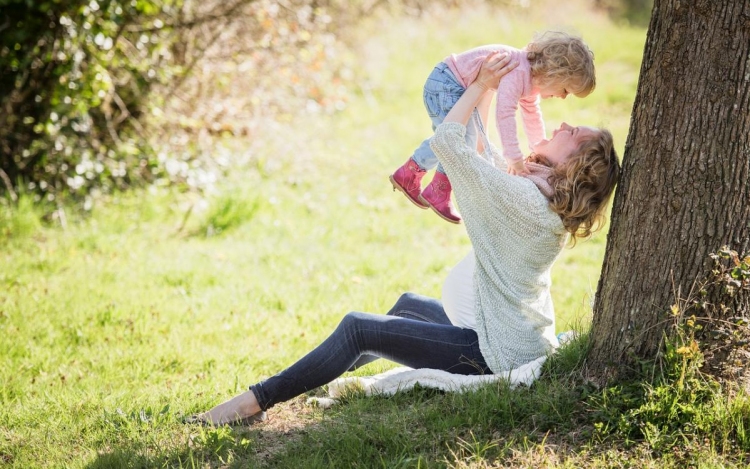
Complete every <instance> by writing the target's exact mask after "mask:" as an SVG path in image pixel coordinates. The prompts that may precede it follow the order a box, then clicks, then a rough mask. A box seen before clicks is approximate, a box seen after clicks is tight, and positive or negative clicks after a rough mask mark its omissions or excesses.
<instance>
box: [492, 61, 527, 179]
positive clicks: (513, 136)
mask: <svg viewBox="0 0 750 469" xmlns="http://www.w3.org/2000/svg"><path fill="white" fill-rule="evenodd" d="M514 78H515V77H514V76H513V74H512V73H511V74H508V76H506V77H505V78H504V79H503V81H501V82H500V85H498V87H497V104H496V106H495V120H496V126H497V133H498V134H499V135H500V142H501V143H502V146H503V156H504V157H505V160H506V161H507V162H508V172H509V173H510V174H525V173H526V172H527V171H526V167H525V166H524V164H523V153H522V152H521V148H520V147H519V145H518V127H517V126H516V110H517V109H518V104H519V100H520V99H521V90H522V89H523V84H522V83H521V82H520V76H519V78H518V79H517V80H514Z"/></svg>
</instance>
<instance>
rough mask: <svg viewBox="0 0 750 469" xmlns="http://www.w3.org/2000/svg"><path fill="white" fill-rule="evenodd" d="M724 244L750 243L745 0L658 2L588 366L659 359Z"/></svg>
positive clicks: (748, 13) (739, 304)
mask: <svg viewBox="0 0 750 469" xmlns="http://www.w3.org/2000/svg"><path fill="white" fill-rule="evenodd" d="M723 245H728V246H730V247H731V248H732V249H735V250H737V251H739V252H740V254H743V253H748V251H749V250H750V0H722V1H712V0H656V1H655V2H654V8H653V11H652V16H651V22H650V25H649V30H648V36H647V40H646V46H645V50H644V56H643V62H642V66H641V72H640V79H639V84H638V92H637V95H636V99H635V103H634V105H633V112H632V119H631V124H630V131H629V134H628V138H627V142H626V144H625V154H624V155H623V173H622V180H621V182H620V184H619V186H618V188H617V191H616V194H615V198H614V203H613V208H612V215H611V225H610V229H609V235H608V238H607V249H606V254H605V258H604V266H603V269H602V275H601V278H600V281H599V286H598V290H597V295H596V299H595V303H594V319H593V325H592V327H593V329H592V349H591V351H590V354H589V364H590V366H591V371H592V372H593V373H594V374H595V375H598V376H599V377H601V378H604V379H607V378H610V377H613V376H616V375H617V374H619V372H620V371H622V370H623V369H626V368H627V366H626V365H629V364H634V363H635V362H637V361H638V360H639V359H649V358H653V357H655V356H656V353H657V352H658V350H659V345H660V342H661V339H662V337H663V334H664V332H665V327H666V326H667V325H668V323H669V317H670V316H669V314H668V312H669V311H670V307H671V305H673V304H676V303H678V298H681V299H685V298H687V297H688V296H689V295H690V293H691V289H692V288H693V287H694V286H695V283H696V281H699V280H700V279H702V278H705V277H706V275H707V274H708V273H709V272H710V266H711V265H712V264H711V260H710V259H709V254H710V253H713V252H716V251H718V250H719V248H720V247H721V246H723ZM693 293H695V292H694V291H693ZM749 296H750V295H747V294H743V295H739V296H735V297H734V298H733V299H731V300H730V302H731V308H732V309H734V312H733V313H727V314H734V315H740V316H744V317H748V316H749V315H750V297H749ZM708 300H709V301H719V299H718V298H715V297H714V298H708ZM624 365H625V366H624Z"/></svg>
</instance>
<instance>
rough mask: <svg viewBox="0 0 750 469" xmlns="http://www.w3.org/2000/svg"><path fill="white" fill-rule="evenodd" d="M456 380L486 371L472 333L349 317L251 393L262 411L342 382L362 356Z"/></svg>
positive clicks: (449, 327)
mask: <svg viewBox="0 0 750 469" xmlns="http://www.w3.org/2000/svg"><path fill="white" fill-rule="evenodd" d="M365 354H367V355H374V356H377V357H381V358H386V359H388V360H391V361H394V362H396V363H399V364H401V365H406V366H409V367H412V368H434V369H440V370H445V371H449V372H451V373H458V374H467V375H470V374H482V373H489V372H490V370H489V368H488V367H487V364H486V363H485V361H484V358H483V357H482V354H481V352H480V350H479V344H478V339H477V335H476V333H475V332H474V331H473V330H470V329H462V328H460V327H456V326H452V325H446V324H433V323H429V322H424V321H416V320H413V319H406V318H400V317H394V316H384V315H378V314H367V313H356V312H353V313H349V314H347V315H346V316H345V317H344V318H343V319H342V320H341V323H340V324H339V326H338V327H337V328H336V330H335V331H334V332H333V334H331V335H330V336H329V337H328V338H327V339H326V340H325V341H323V343H322V344H320V345H319V346H318V347H316V348H315V349H314V350H313V351H312V352H310V353H308V354H307V355H306V356H304V357H303V358H302V359H300V360H299V361H298V362H296V363H295V364H294V365H292V366H290V367H289V368H287V369H286V370H284V371H282V372H281V373H279V374H277V375H275V376H273V377H271V378H268V379H267V380H265V381H262V382H260V383H258V384H255V385H253V386H251V387H250V389H251V393H252V394H253V396H254V397H255V398H256V399H257V402H258V408H260V409H263V410H266V409H268V408H270V407H272V406H273V405H275V404H277V403H279V402H284V401H287V400H289V399H292V398H293V397H295V396H298V395H300V394H302V393H304V392H306V391H309V390H312V389H315V388H317V387H319V386H322V385H324V384H326V383H329V382H331V381H332V380H334V379H336V378H338V377H339V376H341V375H342V374H343V373H344V372H346V371H347V370H348V369H349V368H351V367H352V365H353V364H354V363H356V362H357V360H359V358H360V357H361V356H362V355H365Z"/></svg>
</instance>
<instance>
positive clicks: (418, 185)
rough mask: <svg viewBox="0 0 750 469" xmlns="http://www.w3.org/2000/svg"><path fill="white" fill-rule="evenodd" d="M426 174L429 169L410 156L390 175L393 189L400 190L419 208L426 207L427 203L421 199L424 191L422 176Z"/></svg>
mask: <svg viewBox="0 0 750 469" xmlns="http://www.w3.org/2000/svg"><path fill="white" fill-rule="evenodd" d="M425 174H427V171H426V170H424V169H422V168H420V167H419V165H418V164H417V163H416V162H415V161H414V160H412V159H411V158H409V159H408V160H407V161H406V163H404V165H403V166H401V167H400V168H398V169H397V170H396V172H395V173H393V174H392V175H391V176H390V180H391V184H393V190H394V191H395V190H396V189H398V190H400V191H401V192H403V193H404V195H405V196H406V198H407V199H409V200H410V201H411V203H413V204H414V205H416V206H417V207H419V208H422V209H426V208H427V205H424V204H423V203H422V202H420V200H419V197H420V194H421V192H422V178H423V177H424V175H425Z"/></svg>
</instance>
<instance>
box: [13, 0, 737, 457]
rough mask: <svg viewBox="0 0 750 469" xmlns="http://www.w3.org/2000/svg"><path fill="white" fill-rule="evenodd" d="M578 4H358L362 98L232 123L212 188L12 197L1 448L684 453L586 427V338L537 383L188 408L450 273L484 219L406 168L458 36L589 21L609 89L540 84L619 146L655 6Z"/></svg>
mask: <svg viewBox="0 0 750 469" xmlns="http://www.w3.org/2000/svg"><path fill="white" fill-rule="evenodd" d="M566 5H567V6H565V7H563V6H560V7H552V6H550V7H549V8H543V9H535V10H534V11H533V12H532V11H531V10H524V9H511V10H505V11H502V10H501V11H498V10H487V9H484V8H478V9H476V10H474V9H465V10H462V11H459V10H451V11H441V12H440V13H435V14H428V15H426V16H425V17H424V18H423V19H419V20H416V19H414V18H411V19H403V20H393V19H391V20H389V22H388V24H387V25H386V26H383V25H382V24H381V25H380V26H377V25H370V26H369V27H367V28H363V30H362V31H361V36H362V37H361V39H360V40H359V41H358V44H359V46H358V56H359V57H361V58H362V63H361V64H359V65H358V67H360V71H359V72H358V73H360V74H361V75H362V76H363V77H365V79H364V80H363V82H362V87H361V92H360V93H358V95H357V98H356V99H355V100H354V101H353V102H351V103H350V104H349V106H348V107H347V108H346V109H345V110H344V111H342V112H340V113H339V114H336V115H333V116H316V117H315V118H309V117H308V118H304V119H299V120H292V121H291V122H289V123H285V124H283V125H282V124H279V125H277V126H272V127H271V130H269V131H268V132H267V134H266V135H263V136H256V137H255V140H254V141H253V142H252V147H251V146H250V145H251V144H250V142H243V141H233V142H226V144H225V145H223V146H222V147H220V148H217V149H216V152H217V155H220V154H222V152H223V153H227V154H236V153H237V152H242V153H246V154H247V155H248V158H246V159H247V164H245V165H243V166H242V167H237V168H233V170H232V171H231V173H230V175H229V176H228V177H227V179H226V180H223V181H221V183H220V185H219V186H218V187H217V190H216V191H215V192H214V193H213V194H210V195H209V196H207V197H205V198H198V197H196V196H194V195H190V194H184V193H182V194H181V193H178V192H176V191H170V190H165V189H158V190H145V191H137V192H134V193H129V194H123V195H117V196H112V197H109V198H107V199H106V200H104V201H101V202H99V203H97V204H96V205H95V206H94V208H93V209H92V210H91V211H90V212H89V213H86V214H85V215H84V214H81V213H80V212H79V211H78V210H77V209H76V208H74V207H63V208H61V209H60V210H62V211H64V212H65V214H66V219H67V223H66V225H65V226H64V227H63V226H61V224H60V223H59V222H57V221H55V220H56V219H52V220H49V219H48V218H44V217H42V215H43V213H42V210H41V208H39V207H37V206H35V205H34V204H33V203H31V202H29V199H28V198H25V199H24V200H22V203H20V204H19V205H18V206H17V207H14V208H11V207H10V205H9V204H8V203H7V202H6V203H5V204H3V205H0V248H1V249H0V383H2V387H0V403H1V404H2V405H1V406H0V466H7V467H18V468H33V467H70V468H81V467H86V468H110V467H321V468H322V467H386V468H394V467H491V466H494V467H571V468H572V467H681V466H680V465H679V462H678V461H680V459H679V458H677V457H676V456H675V457H669V456H661V457H657V456H655V455H654V453H652V452H651V451H650V450H649V449H648V448H645V449H644V447H643V446H642V445H641V444H639V443H638V442H631V443H633V446H630V447H628V448H625V447H624V446H621V445H620V444H619V443H618V442H615V443H612V442H610V441H608V440H607V439H606V438H604V437H602V438H600V439H599V440H597V437H596V435H597V432H596V428H595V427H592V426H588V427H576V425H575V422H576V419H577V418H579V417H580V416H579V413H580V412H581V410H580V406H578V405H577V404H576V402H578V401H579V400H580V399H582V398H584V397H585V396H586V395H588V394H590V393H591V392H594V390H592V389H587V388H586V387H585V386H584V387H581V386H579V385H575V386H573V385H572V384H570V382H569V381H568V380H567V378H566V377H565V370H569V369H571V368H573V365H574V364H575V362H576V360H578V359H579V357H580V354H576V350H575V349H573V350H569V351H568V352H566V353H564V354H562V355H561V357H559V360H557V361H554V362H553V363H552V364H551V366H550V367H548V369H547V372H548V377H547V378H545V379H543V380H540V382H539V383H538V385H535V386H533V387H532V388H531V389H523V390H515V391H512V390H509V389H507V388H506V387H505V386H503V385H498V386H490V387H488V388H486V389H482V390H480V391H478V392H475V393H468V394H459V395H456V394H443V393H438V392H434V391H430V390H426V389H417V390H414V391H412V392H409V393H404V394H399V395H397V396H395V397H393V398H365V397H361V396H351V397H348V398H347V399H345V400H344V403H343V404H342V405H339V406H335V407H334V408H332V409H330V410H325V411H323V410H321V409H317V408H313V407H309V406H306V405H305V396H303V397H301V398H299V399H295V400H293V401H291V402H289V403H286V404H282V405H279V406H277V407H276V408H274V409H273V410H271V411H270V412H269V416H270V417H269V420H268V421H267V422H265V423H263V424H260V425H258V426H256V427H251V428H244V429H243V428H235V429H230V428H219V429H202V428H197V427H192V426H185V425H183V424H181V423H180V418H181V416H182V415H185V414H191V413H194V412H196V411H200V410H204V409H206V408H208V407H211V406H212V405H214V404H216V403H218V402H220V401H222V400H224V399H226V398H228V397H230V396H232V395H234V394H236V393H238V392H240V391H242V390H244V389H245V388H246V386H247V385H249V384H251V383H254V382H256V381H258V380H259V379H262V378H263V377H266V376H269V375H270V374H273V373H275V372H277V371H279V370H280V369H281V368H282V367H284V366H285V365H288V364H290V363H291V362H292V361H293V360H295V359H296V358H298V357H300V356H301V355H302V354H303V353H305V352H306V351H308V350H309V349H310V348H312V347H313V346H314V345H316V344H317V343H319V342H320V341H321V340H322V339H323V338H324V337H326V335H327V334H328V333H329V332H330V331H331V330H332V329H333V328H334V327H335V325H336V324H337V323H338V320H339V319H340V317H341V316H342V315H344V314H345V313H347V312H348V311H353V310H355V311H366V312H375V313H384V312H385V311H387V310H388V308H389V307H390V305H391V304H392V303H393V302H394V301H395V300H396V298H398V296H399V294H400V293H401V292H404V291H414V292H418V293H422V294H425V295H431V296H436V297H439V296H440V291H441V287H442V281H443V279H444V277H445V275H446V273H447V271H448V269H449V268H450V267H452V266H453V265H454V264H455V263H456V262H457V261H458V260H459V259H461V258H462V257H463V256H464V255H465V253H466V252H467V250H468V249H469V246H470V245H469V242H468V239H467V237H466V235H465V233H464V231H463V228H462V227H457V226H454V225H450V224H448V223H445V222H443V221H441V220H440V219H438V217H436V216H434V215H433V214H431V212H428V211H420V210H417V209H416V208H414V207H413V206H411V204H409V203H408V202H407V201H406V199H405V198H404V197H403V196H402V195H400V194H397V193H394V192H392V190H391V187H390V184H389V182H388V179H387V176H388V174H390V172H392V171H393V170H394V169H395V168H396V167H397V166H398V165H399V164H401V163H402V162H403V161H404V160H405V159H406V157H407V156H408V155H409V154H410V152H411V150H412V149H413V147H415V146H416V145H417V144H418V143H419V142H420V141H421V139H423V138H424V137H425V136H427V135H429V132H430V127H429V120H428V118H427V117H426V115H425V112H424V110H423V107H422V101H421V87H422V84H423V82H424V79H425V77H426V76H427V74H428V73H429V71H430V70H431V68H432V66H433V65H434V64H435V63H436V62H438V61H439V60H441V59H442V58H443V57H444V56H445V55H446V54H448V53H450V52H457V51H461V50H464V49H466V48H469V47H473V46H475V45H479V44H483V43H492V42H504V43H508V44H511V45H515V46H519V47H520V46H523V45H524V44H525V43H526V42H528V40H529V39H530V38H531V37H532V35H533V33H534V32H535V31H541V30H544V29H553V28H560V27H564V28H567V29H571V28H572V29H573V30H575V31H578V32H579V33H580V34H582V35H583V37H584V39H585V40H586V41H587V42H588V43H589V44H590V46H591V48H592V49H593V50H594V52H595V54H596V63H597V72H598V86H597V90H596V91H595V93H594V94H593V95H592V96H590V97H589V98H586V99H584V100H580V99H576V98H571V99H567V100H565V101H561V100H558V101H547V102H544V103H543V111H544V113H545V119H546V121H547V125H548V130H551V129H552V128H553V127H554V126H556V125H558V124H559V122H560V121H561V120H563V119H565V120H566V121H568V122H571V123H576V124H578V123H580V124H591V125H601V126H606V127H608V128H610V129H611V130H612V132H613V134H614V136H615V139H616V144H617V148H618V152H619V153H620V155H621V154H622V149H623V147H624V143H625V136H626V133H627V126H628V121H629V115H630V109H631V106H632V102H633V99H634V95H635V86H636V82H637V77H638V71H639V64H640V58H641V54H642V50H643V42H644V40H645V30H644V29H639V28H631V27H627V26H623V25H617V24H613V23H612V22H611V21H610V20H608V19H607V18H606V17H605V16H602V15H600V14H597V13H594V12H590V11H588V10H587V9H586V8H585V7H584V3H583V2H573V3H572V4H570V3H569V4H566ZM571 5H572V6H571ZM573 9H576V10H578V9H580V11H576V13H575V14H573V13H571V12H572V10H573ZM490 137H491V138H493V139H494V140H497V136H496V134H495V132H494V131H493V132H492V133H491V135H490ZM250 147H251V148H252V150H248V148H250ZM605 238H606V235H605V234H604V232H601V233H599V234H597V235H596V236H595V237H594V238H593V239H591V240H589V241H586V242H582V243H579V245H578V246H577V247H575V248H574V249H572V250H566V251H565V252H564V254H563V255H562V257H561V259H560V260H559V261H558V263H557V264H556V266H555V269H554V289H553V295H554V298H555V305H556V311H557V315H558V330H560V331H562V330H567V329H570V328H578V329H584V330H585V328H586V326H587V324H588V323H589V322H590V307H589V304H590V301H591V298H592V296H593V293H594V290H595V288H596V283H597V280H598V276H599V269H600V267H601V260H602V256H603V251H604V245H605ZM391 366H392V365H391V364H389V363H386V362H382V361H381V362H376V363H374V364H372V365H369V366H368V367H366V368H365V369H363V370H360V371H359V372H358V373H360V374H372V373H376V372H379V371H382V370H384V369H387V368H389V367H391ZM721 452H722V450H721V448H719V447H706V448H704V449H702V450H701V451H698V452H696V453H695V454H698V456H696V458H697V459H699V460H700V461H701V463H700V465H696V466H695V467H730V465H731V464H735V463H736V464H738V466H737V467H741V464H742V461H737V460H735V462H732V463H731V464H730V463H729V462H727V461H726V460H725V459H723V458H722V457H721ZM628 461H631V462H630V463H628ZM629 464H632V465H629ZM714 464H715V465H714ZM724 464H726V465H727V466H724ZM732 467H733V466H732Z"/></svg>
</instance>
